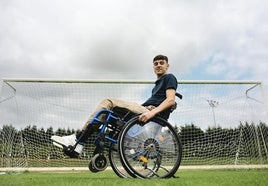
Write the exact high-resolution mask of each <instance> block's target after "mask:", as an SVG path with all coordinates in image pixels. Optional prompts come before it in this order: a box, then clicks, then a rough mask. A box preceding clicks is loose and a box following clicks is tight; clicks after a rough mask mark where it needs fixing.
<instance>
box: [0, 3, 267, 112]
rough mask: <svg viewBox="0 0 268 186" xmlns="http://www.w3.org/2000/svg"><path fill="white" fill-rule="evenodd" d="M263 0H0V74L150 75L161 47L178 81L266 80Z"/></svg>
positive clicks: (70, 76) (57, 76)
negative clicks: (153, 61)
mask: <svg viewBox="0 0 268 186" xmlns="http://www.w3.org/2000/svg"><path fill="white" fill-rule="evenodd" d="M267 4H268V2H267V1H264V0H254V1H253V0H246V1H245V0H237V1H230V0H227V1H226V0H225V1H221V0H220V1H215V0H195V1H174V0H168V1H163V0H148V1H143V0H113V1H109V0H98V1H95V0H69V1H66V0H46V1H42V0H24V1H20V0H9V1H1V2H0V28H1V29H0V78H3V77H11V78H53V79H139V80H140V79H146V80H148V79H150V80H153V79H155V75H154V74H153V71H152V64H151V62H152V58H153V57H154V56H155V55H157V54H159V53H162V54H166V55H167V56H168V57H169V59H170V64H171V65H170V72H172V73H174V74H175V75H176V76H177V77H178V79H185V80H187V79H188V78H191V79H224V80H230V79H231V80H232V79H235V80H241V79H249V80H251V79H254V80H255V79H257V80H262V81H265V82H266V84H268V82H267V81H268V79H267V74H268V63H267V59H268V54H267V51H268V48H267V47H268V39H267V35H268V22H267V18H268V15H267V14H268V13H267V12H268V11H267V8H266V7H267ZM267 90H268V89H267ZM122 95H123V93H122ZM124 95H125V97H127V95H128V96H129V94H127V93H125V94H124ZM93 96H96V97H95V98H96V100H98V99H101V98H100V97H102V96H104V95H102V94H95V95H93ZM97 96H98V97H97ZM120 96H121V94H120ZM123 97H124V96H123ZM139 99H140V98H139ZM89 110H90V109H89ZM8 112H9V111H8ZM49 116H51V117H52V115H49Z"/></svg>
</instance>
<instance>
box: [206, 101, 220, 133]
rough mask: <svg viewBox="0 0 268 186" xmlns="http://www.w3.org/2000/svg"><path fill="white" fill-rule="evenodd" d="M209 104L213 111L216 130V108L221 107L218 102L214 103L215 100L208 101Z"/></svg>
mask: <svg viewBox="0 0 268 186" xmlns="http://www.w3.org/2000/svg"><path fill="white" fill-rule="evenodd" d="M207 102H208V104H209V106H210V107H211V109H212V114H213V121H214V126H215V128H217V124H216V119H215V112H214V108H216V107H217V106H218V105H219V102H218V101H214V100H207Z"/></svg>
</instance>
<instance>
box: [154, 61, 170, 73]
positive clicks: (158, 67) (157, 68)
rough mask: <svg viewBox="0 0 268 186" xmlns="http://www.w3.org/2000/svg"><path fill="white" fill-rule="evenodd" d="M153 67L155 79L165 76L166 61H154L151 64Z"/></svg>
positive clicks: (167, 65)
mask: <svg viewBox="0 0 268 186" xmlns="http://www.w3.org/2000/svg"><path fill="white" fill-rule="evenodd" d="M153 65H154V72H155V74H156V75H157V77H161V76H162V75H164V74H166V72H167V70H168V67H169V64H168V63H167V61H166V60H156V61H154V62H153Z"/></svg>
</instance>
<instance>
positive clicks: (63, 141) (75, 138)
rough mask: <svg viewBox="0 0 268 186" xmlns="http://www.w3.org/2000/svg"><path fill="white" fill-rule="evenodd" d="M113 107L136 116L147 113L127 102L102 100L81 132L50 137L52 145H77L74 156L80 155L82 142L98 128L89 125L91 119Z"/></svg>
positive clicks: (134, 104)
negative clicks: (128, 111)
mask: <svg viewBox="0 0 268 186" xmlns="http://www.w3.org/2000/svg"><path fill="white" fill-rule="evenodd" d="M114 107H122V108H126V109H128V110H130V111H132V112H134V113H137V114H140V113H143V112H147V111H148V109H147V108H145V107H143V106H141V105H139V104H137V103H134V102H128V101H123V100H119V99H104V100H103V101H102V102H100V104H99V105H98V106H97V108H96V109H95V111H94V112H93V113H92V114H91V115H90V117H89V118H88V120H87V122H86V123H85V125H84V126H83V129H82V131H81V132H79V133H77V134H76V135H75V134H73V135H69V136H63V137H60V136H52V137H51V139H52V140H53V141H54V142H53V144H54V145H56V146H58V147H61V148H64V147H68V146H74V145H75V144H77V146H76V147H75V149H74V152H75V153H76V154H80V153H81V152H82V149H83V144H84V142H85V141H86V140H87V139H88V138H89V136H90V135H91V134H92V133H94V132H95V131H97V130H98V128H99V126H98V125H96V124H95V123H91V121H92V119H93V118H94V117H95V115H96V114H97V113H98V112H99V111H100V110H102V109H112V108H114Z"/></svg>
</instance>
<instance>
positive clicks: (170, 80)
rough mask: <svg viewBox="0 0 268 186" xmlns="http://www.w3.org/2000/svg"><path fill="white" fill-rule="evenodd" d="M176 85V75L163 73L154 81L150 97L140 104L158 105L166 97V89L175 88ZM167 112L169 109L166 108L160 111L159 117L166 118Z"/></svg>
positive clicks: (167, 116) (168, 112)
mask: <svg viewBox="0 0 268 186" xmlns="http://www.w3.org/2000/svg"><path fill="white" fill-rule="evenodd" d="M177 86H178V82H177V79H176V77H175V76H174V75H173V74H165V75H164V76H163V77H161V78H160V79H158V80H157V81H156V82H155V86H154V88H153V90H152V95H151V97H150V98H149V99H147V101H145V102H144V103H143V104H142V105H143V106H149V105H153V106H155V107H157V106H159V105H160V104H161V103H162V102H163V101H164V100H165V99H166V90H168V89H174V90H176V89H177ZM169 114H170V109H167V110H165V111H162V112H161V113H160V115H161V117H163V118H164V119H168V118H169Z"/></svg>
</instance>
